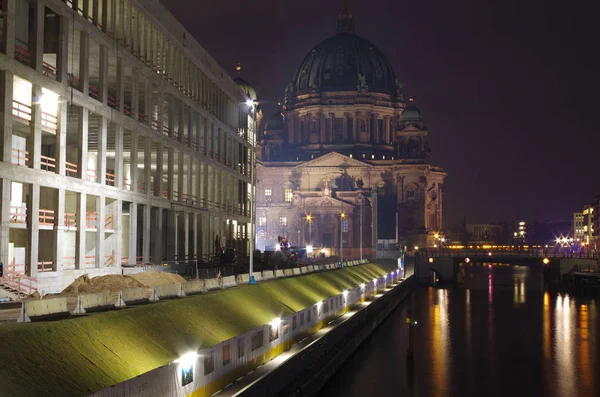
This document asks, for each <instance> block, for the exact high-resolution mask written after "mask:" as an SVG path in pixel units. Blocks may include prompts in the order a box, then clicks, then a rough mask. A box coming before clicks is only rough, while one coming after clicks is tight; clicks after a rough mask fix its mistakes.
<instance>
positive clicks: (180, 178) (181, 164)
mask: <svg viewBox="0 0 600 397" xmlns="http://www.w3.org/2000/svg"><path fill="white" fill-rule="evenodd" d="M177 157H178V164H177V174H179V175H178V176H177V192H178V195H177V201H179V202H181V201H182V199H183V177H184V175H185V173H184V169H183V167H184V161H183V160H184V157H185V156H184V155H183V153H182V152H179V156H177Z"/></svg>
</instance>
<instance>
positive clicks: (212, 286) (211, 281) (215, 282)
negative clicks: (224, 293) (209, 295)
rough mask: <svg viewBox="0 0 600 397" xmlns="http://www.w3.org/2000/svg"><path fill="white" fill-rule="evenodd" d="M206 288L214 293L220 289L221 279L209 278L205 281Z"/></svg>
mask: <svg viewBox="0 0 600 397" xmlns="http://www.w3.org/2000/svg"><path fill="white" fill-rule="evenodd" d="M204 288H205V289H206V290H207V291H214V290H216V289H220V288H221V285H220V283H219V279H218V278H207V279H206V280H204Z"/></svg>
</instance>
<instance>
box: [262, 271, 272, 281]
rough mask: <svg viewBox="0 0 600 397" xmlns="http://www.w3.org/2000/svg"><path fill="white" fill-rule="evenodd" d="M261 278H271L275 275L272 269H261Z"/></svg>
mask: <svg viewBox="0 0 600 397" xmlns="http://www.w3.org/2000/svg"><path fill="white" fill-rule="evenodd" d="M262 278H263V280H272V279H274V278H275V275H274V274H273V270H263V272H262Z"/></svg>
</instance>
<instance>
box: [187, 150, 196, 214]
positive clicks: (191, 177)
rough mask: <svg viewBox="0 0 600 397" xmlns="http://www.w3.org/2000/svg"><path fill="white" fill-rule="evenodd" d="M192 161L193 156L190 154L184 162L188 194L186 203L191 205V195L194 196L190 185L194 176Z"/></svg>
mask: <svg viewBox="0 0 600 397" xmlns="http://www.w3.org/2000/svg"><path fill="white" fill-rule="evenodd" d="M194 161H195V160H194V159H193V158H191V157H190V156H188V161H186V163H187V164H186V165H187V167H188V171H187V177H186V182H187V194H188V195H189V196H190V198H189V202H188V205H192V196H195V194H194V192H193V191H192V187H193V184H192V181H193V178H194V173H193V172H192V171H193V168H194V167H193V164H194Z"/></svg>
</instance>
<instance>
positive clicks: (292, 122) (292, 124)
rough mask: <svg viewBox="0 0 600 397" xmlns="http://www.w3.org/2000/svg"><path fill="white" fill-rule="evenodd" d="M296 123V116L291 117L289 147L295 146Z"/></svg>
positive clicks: (289, 122)
mask: <svg viewBox="0 0 600 397" xmlns="http://www.w3.org/2000/svg"><path fill="white" fill-rule="evenodd" d="M295 122H296V118H295V117H294V116H292V117H290V120H289V121H288V123H287V124H288V144H289V145H293V144H294V132H295V128H294V123H295Z"/></svg>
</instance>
